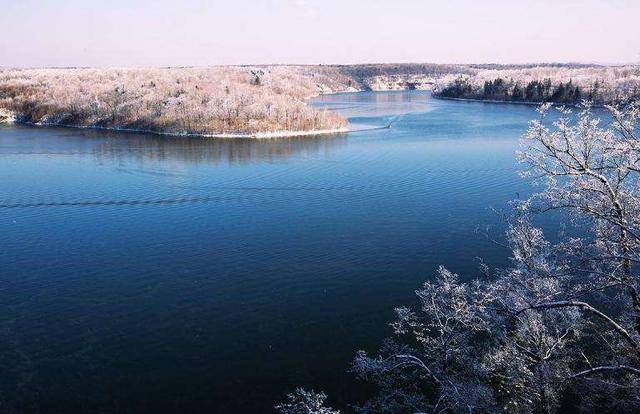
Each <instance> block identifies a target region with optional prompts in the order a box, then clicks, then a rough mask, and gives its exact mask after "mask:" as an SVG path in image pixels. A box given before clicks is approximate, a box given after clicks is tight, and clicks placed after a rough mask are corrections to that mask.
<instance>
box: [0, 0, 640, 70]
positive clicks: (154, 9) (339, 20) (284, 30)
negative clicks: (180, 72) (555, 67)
mask: <svg viewBox="0 0 640 414" xmlns="http://www.w3.org/2000/svg"><path fill="white" fill-rule="evenodd" d="M0 7H1V9H2V10H3V13H2V14H1V15H0V50H3V54H2V56H1V57H0V67H149V66H156V67H157V66H162V67H165V66H171V67H175V66H214V65H258V64H292V65H294V64H301V65H313V64H324V65H334V64H335V65H344V64H368V63H427V62H429V63H450V64H482V63H496V64H527V63H531V64H532V63H585V64H618V65H624V64H637V63H638V62H639V61H640V46H639V45H638V44H637V39H638V38H640V26H639V25H637V24H636V22H637V21H638V20H640V4H639V3H638V2H634V1H631V0H614V1H609V2H603V1H598V0H587V1H583V2H579V1H574V0H569V1H563V2H552V1H549V0H543V1H522V2H518V3H517V4H513V3H512V2H508V1H503V0H491V1H487V2H484V3H483V4H475V3H474V2H472V1H470V0H454V1H449V2H447V3H444V2H440V1H422V2H420V1H417V0H403V1H396V2H393V3H391V2H386V1H379V0H372V1H368V2H365V1H360V0H356V1H351V2H348V3H346V2H339V1H337V0H325V1H319V0H262V1H254V2H250V1H247V0H239V1H236V2H234V3H233V4H227V2H218V1H202V0H187V1H183V2H180V3H177V2H173V1H168V0H158V1H154V2H152V1H148V0H140V1H131V2H125V1H123V0H116V1H114V2H109V3H108V4H95V5H91V6H90V7H88V6H87V5H86V3H84V2H81V1H79V0H63V1H58V2H52V1H49V2H38V1H35V0H25V1H23V2H21V3H20V4H16V2H11V1H8V0H0ZM586 22H590V23H591V24H585V23H586ZM595 22H597V24H596V23H595Z"/></svg>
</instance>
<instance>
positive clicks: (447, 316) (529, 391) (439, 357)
mask: <svg viewBox="0 0 640 414" xmlns="http://www.w3.org/2000/svg"><path fill="white" fill-rule="evenodd" d="M549 109H550V107H549V105H544V106H543V107H542V108H541V113H542V117H541V119H540V120H538V121H535V122H533V123H532V124H531V127H530V129H529V131H528V133H527V134H526V136H525V137H524V139H523V150H522V152H521V153H520V154H519V158H520V160H521V161H522V163H523V165H524V166H525V169H524V175H527V176H531V177H533V178H534V181H536V182H538V183H539V184H541V185H542V189H541V191H540V192H539V193H537V194H535V195H534V196H533V197H532V198H531V199H529V200H527V201H526V202H521V203H518V204H517V208H516V213H515V218H514V219H513V222H512V223H511V224H510V225H509V227H508V231H507V241H508V245H509V247H510V249H511V251H512V255H511V265H510V266H508V267H507V268H505V269H502V270H498V271H496V272H495V273H493V274H492V273H491V272H489V270H488V269H487V268H486V267H485V266H483V267H482V269H483V274H484V276H483V277H481V278H476V279H475V280H473V281H472V282H468V283H462V282H460V281H459V277H458V276H456V275H453V274H451V273H450V272H449V271H447V270H446V269H443V268H441V269H440V270H439V272H438V275H437V277H436V278H435V281H433V282H428V283H426V284H425V285H424V287H423V288H422V289H421V290H419V291H418V292H417V294H418V298H419V307H417V308H415V309H412V310H410V309H408V308H400V309H398V310H397V320H396V321H395V322H393V323H392V327H393V328H394V334H395V335H394V338H393V339H392V340H388V341H386V342H385V344H384V346H383V347H382V349H381V350H380V352H379V354H378V355H377V356H369V355H368V354H366V353H364V352H360V353H358V355H357V357H356V359H355V362H354V366H355V371H356V373H357V374H358V375H359V377H360V378H363V379H365V380H369V381H373V382H374V383H376V384H378V394H377V395H375V396H374V397H373V398H372V399H370V400H369V401H368V402H366V403H365V404H363V405H362V406H361V407H360V410H361V411H362V412H365V413H396V412H400V413H402V412H406V413H411V412H430V413H439V412H442V413H445V412H467V413H472V412H477V413H483V412H493V411H504V412H511V413H523V414H524V413H527V414H528V413H531V414H550V413H555V412H559V410H560V408H561V407H562V403H563V401H562V397H563V396H564V395H566V394H568V393H573V394H574V395H576V394H579V395H586V396H588V397H586V398H580V399H579V401H574V405H577V406H578V407H580V408H581V409H583V410H584V411H585V412H592V411H593V410H594V408H598V409H600V410H611V411H612V410H615V411H617V412H622V413H633V412H638V411H639V410H640V397H639V396H640V302H639V301H638V290H639V285H640V274H639V273H638V272H639V270H640V266H639V264H640V256H639V253H640V250H639V249H640V244H639V243H640V193H639V192H640V180H639V176H640V141H639V140H638V129H637V128H638V125H637V120H638V118H639V117H640V111H639V107H638V105H637V104H629V105H627V106H625V107H618V106H611V107H609V108H608V109H609V112H610V122H609V123H608V124H607V125H606V126H604V127H603V126H602V122H601V121H600V120H598V119H596V118H595V117H594V116H593V114H592V111H591V108H590V105H589V104H585V105H584V107H583V109H582V110H581V111H580V113H578V114H577V117H574V116H573V114H571V112H570V111H568V110H567V109H565V108H560V117H559V118H558V119H557V120H556V121H555V122H552V123H549V122H548V121H546V119H545V114H546V113H547V112H548V111H549ZM557 209H560V210H566V211H567V212H568V215H567V217H570V218H572V219H573V222H574V224H575V225H576V226H579V228H580V229H581V230H582V233H583V234H584V237H582V238H567V239H565V240H561V241H560V242H559V243H557V244H555V245H553V244H551V243H549V242H548V241H547V240H546V239H545V238H544V236H543V234H542V231H541V230H540V229H537V228H535V227H534V226H532V224H531V217H532V215H534V217H535V214H540V213H543V212H547V211H550V210H557Z"/></svg>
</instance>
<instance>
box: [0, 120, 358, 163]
mask: <svg viewBox="0 0 640 414" xmlns="http://www.w3.org/2000/svg"><path fill="white" fill-rule="evenodd" d="M12 129H15V130H16V131H20V133H19V134H16V133H15V132H8V133H7V134H6V135H7V137H5V141H4V142H3V143H2V145H3V147H2V149H3V150H2V152H1V153H0V155H1V156H8V155H46V156H74V155H87V154H91V155H94V156H95V157H96V158H98V159H111V158H114V159H121V160H135V159H139V160H159V161H163V160H164V161H181V162H189V163H212V164H215V163H219V162H225V163H228V164H243V163H251V162H253V161H256V160H261V161H276V160H282V159H287V158H288V157H290V156H305V155H314V154H316V153H325V152H329V151H332V150H333V149H334V148H336V147H338V146H340V145H343V144H344V140H345V138H346V134H335V135H318V136H305V137H296V138H276V139H241V138H228V139H219V138H189V137H166V136H157V135H153V134H137V133H121V132H111V131H96V130H84V129H78V130H69V129H47V130H46V131H45V130H43V129H38V128H27V127H15V128H12ZM0 131H2V129H0ZM5 131H10V130H9V129H8V128H6V127H5ZM53 131H55V132H56V133H55V134H54V133H53ZM12 134H16V135H15V140H14V141H12V140H11V135H12ZM25 135H27V136H29V137H35V139H37V141H38V142H37V143H35V148H34V143H33V142H30V140H28V138H27V140H28V141H27V142H24V141H25ZM65 141H66V142H65ZM79 141H84V142H79Z"/></svg>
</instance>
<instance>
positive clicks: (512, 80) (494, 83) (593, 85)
mask: <svg viewBox="0 0 640 414" xmlns="http://www.w3.org/2000/svg"><path fill="white" fill-rule="evenodd" d="M435 93H436V95H437V96H439V97H442V98H462V99H479V100H491V101H507V102H531V103H542V102H553V103H560V104H575V103H579V102H581V101H582V100H588V101H592V102H594V103H596V104H607V103H611V102H620V101H624V100H629V99H634V98H637V97H639V96H640V69H638V68H636V67H599V66H586V67H585V66H576V67H574V66H571V67H566V66H545V67H542V66H537V67H523V68H511V69H499V70H496V69H480V70H479V71H477V72H476V73H475V74H473V75H468V74H461V75H457V76H448V77H447V79H446V80H443V81H441V82H440V84H439V85H438V86H437V87H436V90H435Z"/></svg>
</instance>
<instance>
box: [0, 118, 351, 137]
mask: <svg viewBox="0 0 640 414" xmlns="http://www.w3.org/2000/svg"><path fill="white" fill-rule="evenodd" d="M1 124H5V125H12V124H13V125H24V126H29V127H36V128H73V129H88V130H97V131H110V132H132V133H139V134H151V135H159V136H167V137H188V138H220V139H224V138H228V139H272V138H293V137H305V136H315V135H338V134H346V133H349V132H357V131H359V130H350V129H349V128H348V127H344V128H335V129H316V130H310V131H267V132H255V133H247V134H241V133H220V134H204V133H191V132H167V131H155V130H152V129H141V128H121V127H101V126H85V125H70V124H42V123H32V122H17V121H13V122H11V121H9V122H6V121H5V122H0V125H1Z"/></svg>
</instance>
